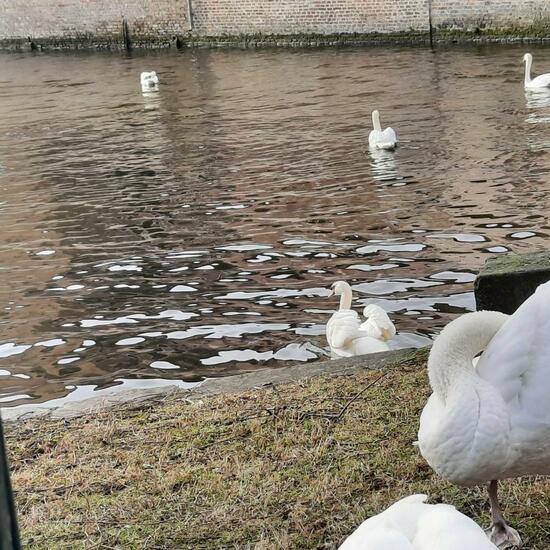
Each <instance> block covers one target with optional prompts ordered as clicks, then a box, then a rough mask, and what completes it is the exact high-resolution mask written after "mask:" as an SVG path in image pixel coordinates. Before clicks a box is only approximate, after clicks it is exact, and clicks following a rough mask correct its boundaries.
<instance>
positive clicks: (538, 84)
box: [523, 53, 550, 90]
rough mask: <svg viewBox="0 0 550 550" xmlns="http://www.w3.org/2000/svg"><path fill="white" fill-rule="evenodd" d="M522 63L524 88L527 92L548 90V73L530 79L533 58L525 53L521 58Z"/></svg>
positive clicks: (549, 82) (549, 81)
mask: <svg viewBox="0 0 550 550" xmlns="http://www.w3.org/2000/svg"><path fill="white" fill-rule="evenodd" d="M523 61H524V63H525V80H524V84H525V88H526V89H528V90H536V89H540V88H550V73H546V74H541V75H539V76H537V77H535V78H533V79H531V64H532V63H533V56H532V55H531V54H530V53H526V54H525V55H524V56H523Z"/></svg>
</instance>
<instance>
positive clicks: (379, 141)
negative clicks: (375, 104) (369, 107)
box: [369, 111, 397, 149]
mask: <svg viewBox="0 0 550 550" xmlns="http://www.w3.org/2000/svg"><path fill="white" fill-rule="evenodd" d="M372 125H373V127H374V129H373V130H371V132H370V134H369V147H372V148H375V149H395V147H396V146H397V135H396V133H395V130H394V129H393V128H385V129H384V130H382V127H381V126H380V113H379V112H378V111H373V112H372Z"/></svg>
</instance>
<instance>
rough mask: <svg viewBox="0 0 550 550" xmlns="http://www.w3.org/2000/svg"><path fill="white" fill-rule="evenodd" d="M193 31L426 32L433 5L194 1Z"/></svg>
mask: <svg viewBox="0 0 550 550" xmlns="http://www.w3.org/2000/svg"><path fill="white" fill-rule="evenodd" d="M192 6H193V10H192V13H193V30H194V31H195V32H196V33H198V34H201V35H208V36H219V35H221V34H239V33H243V34H254V33H270V34H301V33H317V34H336V33H370V32H380V33H387V32H399V31H408V30H411V29H414V30H426V29H427V28H428V0H193V2H192Z"/></svg>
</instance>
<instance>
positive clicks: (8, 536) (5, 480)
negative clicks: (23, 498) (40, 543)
mask: <svg viewBox="0 0 550 550" xmlns="http://www.w3.org/2000/svg"><path fill="white" fill-rule="evenodd" d="M0 548H1V549H2V550H21V543H20V542H19V530H18V529H17V517H16V515H15V505H14V502H13V493H12V490H11V483H10V472H9V469H8V458H7V456H6V447H5V444H4V433H3V430H2V421H1V420H0Z"/></svg>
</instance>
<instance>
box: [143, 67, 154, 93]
mask: <svg viewBox="0 0 550 550" xmlns="http://www.w3.org/2000/svg"><path fill="white" fill-rule="evenodd" d="M140 81H141V91H142V92H158V90H159V77H158V76H157V73H156V72H155V71H150V72H147V71H144V72H142V73H141V76H140Z"/></svg>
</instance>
